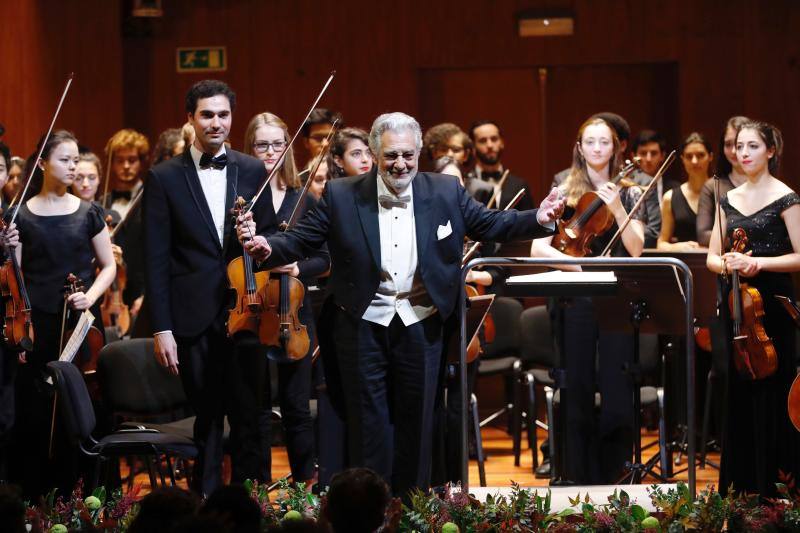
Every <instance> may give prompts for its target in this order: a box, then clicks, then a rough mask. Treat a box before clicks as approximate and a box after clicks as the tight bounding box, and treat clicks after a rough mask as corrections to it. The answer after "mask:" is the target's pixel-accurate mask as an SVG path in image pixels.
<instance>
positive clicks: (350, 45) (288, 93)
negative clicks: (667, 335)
mask: <svg viewBox="0 0 800 533" xmlns="http://www.w3.org/2000/svg"><path fill="white" fill-rule="evenodd" d="M768 4H769V5H768V7H766V6H765V4H764V3H762V2H759V1H758V0H731V1H729V2H718V1H713V0H705V1H693V0H676V1H668V0H642V1H640V0H563V1H560V0H550V1H547V2H541V1H537V0H441V1H438V2H430V1H422V0H410V1H408V2H404V3H402V4H397V3H393V2H374V1H372V0H349V1H347V2H345V3H341V2H334V1H315V0H268V1H259V0H240V1H236V2H219V1H218V0H172V1H170V2H165V5H164V9H165V16H164V17H163V18H162V19H160V20H158V21H153V22H152V23H151V24H150V28H149V29H150V33H149V35H148V36H146V37H137V36H128V37H126V38H125V40H124V50H125V55H126V59H127V60H128V61H131V62H135V64H136V65H137V66H138V67H137V68H126V69H125V73H124V76H125V77H124V79H125V83H124V86H125V89H126V98H125V100H126V112H125V116H126V118H127V119H128V120H129V121H131V122H136V123H137V125H138V127H140V128H141V129H143V130H144V131H146V132H147V133H148V134H149V135H156V134H157V133H158V132H159V131H161V130H162V129H164V128H166V127H170V126H174V125H178V124H179V123H180V122H181V121H182V120H183V111H182V94H183V92H184V91H185V89H186V88H187V87H188V86H189V85H190V84H191V83H192V82H194V81H196V80H197V79H200V78H201V77H202V76H198V75H181V74H177V73H175V69H174V65H173V62H174V53H175V48H176V47H178V46H189V45H226V46H227V47H228V53H229V57H230V69H229V71H228V72H226V73H223V74H222V75H221V76H220V77H221V78H223V79H225V80H227V81H228V82H230V83H231V85H232V86H233V87H234V88H235V89H236V90H237V92H238V94H239V99H240V101H239V109H238V110H237V113H236V119H235V124H234V131H233V135H232V140H233V142H234V143H235V144H238V143H239V142H240V141H241V138H242V135H243V130H244V126H245V124H246V122H247V120H248V119H249V117H250V116H251V115H252V114H254V113H256V112H259V111H262V110H264V109H269V110H271V111H274V112H276V113H278V114H279V115H281V116H282V117H284V118H285V119H286V120H287V122H288V123H289V124H290V125H291V126H292V127H294V124H296V123H297V121H298V120H299V119H300V118H301V116H302V114H303V112H304V108H305V107H306V106H307V105H308V102H310V100H311V99H312V98H313V95H314V94H315V92H316V91H317V89H318V87H319V85H320V84H321V83H322V81H323V80H324V79H325V77H326V75H327V73H328V72H329V70H330V69H333V68H335V69H336V70H337V72H338V75H337V79H336V81H335V82H334V85H333V86H332V88H331V90H330V91H329V93H328V95H327V97H326V99H325V105H327V106H330V107H333V108H336V109H339V110H341V111H342V112H343V113H344V115H345V119H346V120H347V122H348V123H349V124H353V125H360V126H364V127H368V126H369V125H370V123H371V121H372V119H373V118H374V117H375V116H376V115H377V114H379V113H381V112H384V111H387V110H403V111H407V112H410V113H412V114H420V113H421V112H423V109H426V108H430V103H429V102H428V103H425V101H424V100H425V98H426V95H428V94H430V92H429V91H428V90H427V89H426V87H425V86H424V85H423V84H422V80H424V79H430V76H427V78H426V75H425V74H424V73H425V72H428V73H430V72H432V71H435V70H437V69H438V70H451V69H484V70H487V71H488V70H490V69H519V68H531V69H533V68H535V67H537V66H539V65H546V66H549V67H550V68H552V69H554V70H553V72H557V69H558V67H566V66H580V65H584V66H591V65H596V66H603V65H606V66H611V65H616V66H618V67H620V68H621V69H623V70H624V69H625V68H626V67H625V65H632V66H631V67H630V68H631V69H634V70H635V69H636V68H637V67H636V66H635V65H642V64H655V63H660V64H664V65H665V67H664V68H665V73H664V77H663V78H664V79H665V80H668V79H673V80H674V79H677V86H675V89H674V91H673V93H674V94H666V95H664V97H666V98H671V99H674V102H675V104H676V105H677V107H673V106H671V105H670V106H658V105H657V104H653V103H652V102H653V100H652V99H648V98H642V97H641V95H639V94H638V91H642V90H644V89H643V88H642V87H638V86H636V85H629V84H628V85H626V84H624V83H620V84H618V86H616V87H614V88H613V90H615V91H617V93H616V94H617V98H618V101H619V102H626V103H629V104H630V105H635V104H636V103H637V102H643V103H644V102H645V101H648V102H649V103H647V105H648V106H650V109H648V110H647V111H646V112H643V116H658V114H659V113H661V114H662V115H661V118H660V119H659V120H660V121H661V122H662V123H665V124H666V123H669V124H673V126H672V131H669V132H667V133H668V135H669V137H670V141H671V142H672V143H677V142H679V140H680V138H681V136H682V135H683V134H685V133H686V132H688V131H690V130H694V129H697V130H700V131H703V132H705V133H707V134H708V135H710V136H711V137H712V138H716V136H717V135H718V131H717V130H718V128H719V126H720V124H721V123H722V122H723V121H724V120H725V119H726V118H727V117H728V116H729V115H732V114H736V113H747V114H750V115H752V116H754V117H759V118H762V119H765V120H769V121H774V122H776V123H777V124H778V125H779V126H781V127H782V129H783V131H784V134H785V137H786V139H787V146H789V147H791V146H793V144H794V145H796V144H797V139H798V138H799V137H800V125H798V124H797V123H796V121H795V120H792V119H791V118H790V117H793V116H800V103H799V102H798V97H797V94H798V89H800V68H799V67H798V55H799V54H800V40H797V39H795V38H794V37H793V33H794V32H793V31H792V29H791V28H793V27H794V28H796V27H800V4H798V3H797V2H795V1H793V0H772V1H770V2H769V3H768ZM542 5H544V6H546V7H562V8H569V9H572V11H573V12H574V14H575V19H576V33H575V35H574V36H571V37H555V38H544V39H522V38H519V37H518V36H517V33H516V25H515V16H514V15H515V13H516V12H518V11H520V10H523V9H529V8H535V7H537V6H538V7H541V6H542ZM144 73H147V76H146V78H145V77H144V76H143V74H144ZM655 75H656V74H654V76H655ZM654 82H655V83H656V87H658V86H659V85H658V83H657V80H655V78H654ZM650 87H651V88H652V87H653V85H650ZM564 90H565V91H567V93H566V94H563V95H562V96H563V97H564V98H565V99H566V100H569V99H579V98H581V99H583V100H584V101H586V100H588V103H589V105H588V106H587V108H589V109H592V108H593V107H592V106H591V100H590V95H587V90H586V87H583V86H574V87H567V88H564ZM603 92H604V93H607V92H608V91H607V90H606V89H604V91H603ZM483 98H484V102H486V101H488V102H491V101H492V100H493V99H496V100H497V101H499V102H500V101H501V103H499V104H498V105H499V106H503V105H505V104H506V103H508V102H512V103H517V104H518V105H520V106H523V107H524V106H525V105H527V102H528V99H529V98H530V94H529V93H528V92H527V91H526V90H525V88H524V87H521V86H515V85H507V86H496V87H493V88H489V87H487V90H486V94H485V95H484V97H483ZM140 100H141V101H145V102H146V103H147V107H146V108H144V109H141V108H139V107H138V105H136V103H137V102H138V101H140ZM581 107H582V106H581ZM600 107H607V105H603V104H602V103H601V102H598V104H597V107H596V108H595V109H597V110H599V108H600ZM619 108H620V109H623V108H630V106H629V105H620V106H619ZM667 112H669V113H675V114H677V117H674V118H673V119H672V120H668V118H671V117H665V116H663V115H664V113H667ZM426 114H427V113H426ZM548 120H549V121H551V122H552V121H556V120H559V117H558V116H554V115H553V114H552V113H550V114H549V115H548ZM569 121H570V122H574V121H575V119H574V117H570V119H569ZM578 122H579V121H578ZM578 122H576V123H574V124H568V125H565V126H564V127H565V129H569V130H570V131H573V130H574V129H575V128H576V127H577V126H578ZM463 125H464V126H466V124H463ZM643 126H645V124H634V127H635V128H636V127H643ZM793 141H794V143H793ZM549 146H550V150H553V151H554V152H553V157H551V158H550V159H553V158H555V157H556V156H558V155H560V154H559V152H558V151H559V150H563V149H562V148H560V147H558V146H556V145H555V144H554V143H550V144H549ZM513 150H515V148H514V147H513V146H509V153H508V157H509V158H519V157H528V154H527V153H525V154H523V155H521V154H519V153H512V151H513ZM525 151H526V152H527V151H528V148H527V147H526V148H525ZM784 168H785V173H786V175H787V176H789V177H790V178H794V177H795V176H798V175H799V174H800V157H798V156H797V155H796V154H794V153H791V151H790V152H789V153H787V157H786V164H785V167H784ZM538 174H541V172H539V173H534V174H533V175H530V176H528V177H529V179H530V180H531V181H532V184H533V185H534V187H535V189H536V190H541V188H542V187H543V186H545V185H544V182H546V181H547V180H549V177H547V176H540V175H538ZM792 181H794V180H792ZM798 183H800V181H798Z"/></svg>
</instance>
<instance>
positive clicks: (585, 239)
mask: <svg viewBox="0 0 800 533" xmlns="http://www.w3.org/2000/svg"><path fill="white" fill-rule="evenodd" d="M638 165H639V159H638V158H634V159H633V161H626V162H625V166H624V167H622V169H621V170H620V171H619V173H618V174H617V175H616V176H615V177H614V178H613V179H612V180H611V183H614V184H616V183H619V182H621V181H622V180H623V179H625V178H627V177H628V176H629V175H630V174H631V172H633V170H634V169H635V168H636V167H637V166H638ZM653 181H655V180H653ZM613 224H614V214H613V213H612V212H611V210H610V209H609V208H608V206H607V205H606V204H605V202H603V200H602V199H601V198H600V197H599V196H598V195H597V192H595V191H589V192H586V193H584V194H583V196H581V197H580V199H579V200H578V203H577V204H576V205H575V213H574V214H573V215H572V218H570V219H569V220H567V221H565V220H559V221H558V225H557V226H558V227H557V229H558V233H557V234H556V235H555V236H554V237H553V243H552V245H553V247H554V248H556V249H557V250H558V251H560V252H562V253H565V254H567V255H571V256H572V257H584V256H587V255H590V253H591V252H590V250H589V246H590V245H591V242H592V241H593V240H594V238H595V237H597V236H598V235H602V234H603V233H605V232H606V231H608V230H609V229H610V228H611V226H612V225H613Z"/></svg>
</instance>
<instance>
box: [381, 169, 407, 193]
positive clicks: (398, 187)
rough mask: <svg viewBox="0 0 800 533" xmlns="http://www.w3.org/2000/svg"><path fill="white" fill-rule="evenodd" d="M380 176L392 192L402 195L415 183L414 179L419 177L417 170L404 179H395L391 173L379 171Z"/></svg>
mask: <svg viewBox="0 0 800 533" xmlns="http://www.w3.org/2000/svg"><path fill="white" fill-rule="evenodd" d="M378 176H379V177H380V178H381V179H382V180H383V183H385V184H386V187H388V188H389V190H390V191H392V192H393V193H395V194H400V193H402V192H403V191H405V190H406V189H407V188H408V186H409V185H411V182H412V181H414V178H415V177H416V176H417V169H416V168H415V169H414V170H412V171H411V172H410V173H409V174H407V175H406V176H405V177H403V178H395V177H394V175H393V174H392V173H391V172H384V171H378Z"/></svg>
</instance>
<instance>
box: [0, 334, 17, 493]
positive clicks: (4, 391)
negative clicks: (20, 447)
mask: <svg viewBox="0 0 800 533" xmlns="http://www.w3.org/2000/svg"><path fill="white" fill-rule="evenodd" d="M17 357H18V355H17V353H16V352H12V351H10V350H8V348H6V347H5V346H0V482H3V481H7V480H8V464H9V460H10V458H11V456H10V445H11V430H12V428H13V427H14V410H15V409H16V402H15V398H14V380H15V379H16V376H17Z"/></svg>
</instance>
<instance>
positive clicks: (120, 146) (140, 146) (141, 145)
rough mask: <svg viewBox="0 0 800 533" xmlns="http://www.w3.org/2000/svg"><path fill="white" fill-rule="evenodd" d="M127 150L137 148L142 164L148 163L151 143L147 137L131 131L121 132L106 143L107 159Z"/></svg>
mask: <svg viewBox="0 0 800 533" xmlns="http://www.w3.org/2000/svg"><path fill="white" fill-rule="evenodd" d="M126 148H135V149H136V153H137V154H139V159H140V160H141V161H142V163H146V162H147V156H148V154H149V153H150V143H149V142H148V140H147V137H145V136H144V135H142V134H141V133H139V132H138V131H136V130H131V129H124V130H119V131H118V132H117V133H115V134H114V135H112V136H111V138H110V139H109V140H108V142H107V143H106V148H105V153H106V157H110V156H111V155H113V154H114V153H116V152H119V151H120V150H125V149H126Z"/></svg>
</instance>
